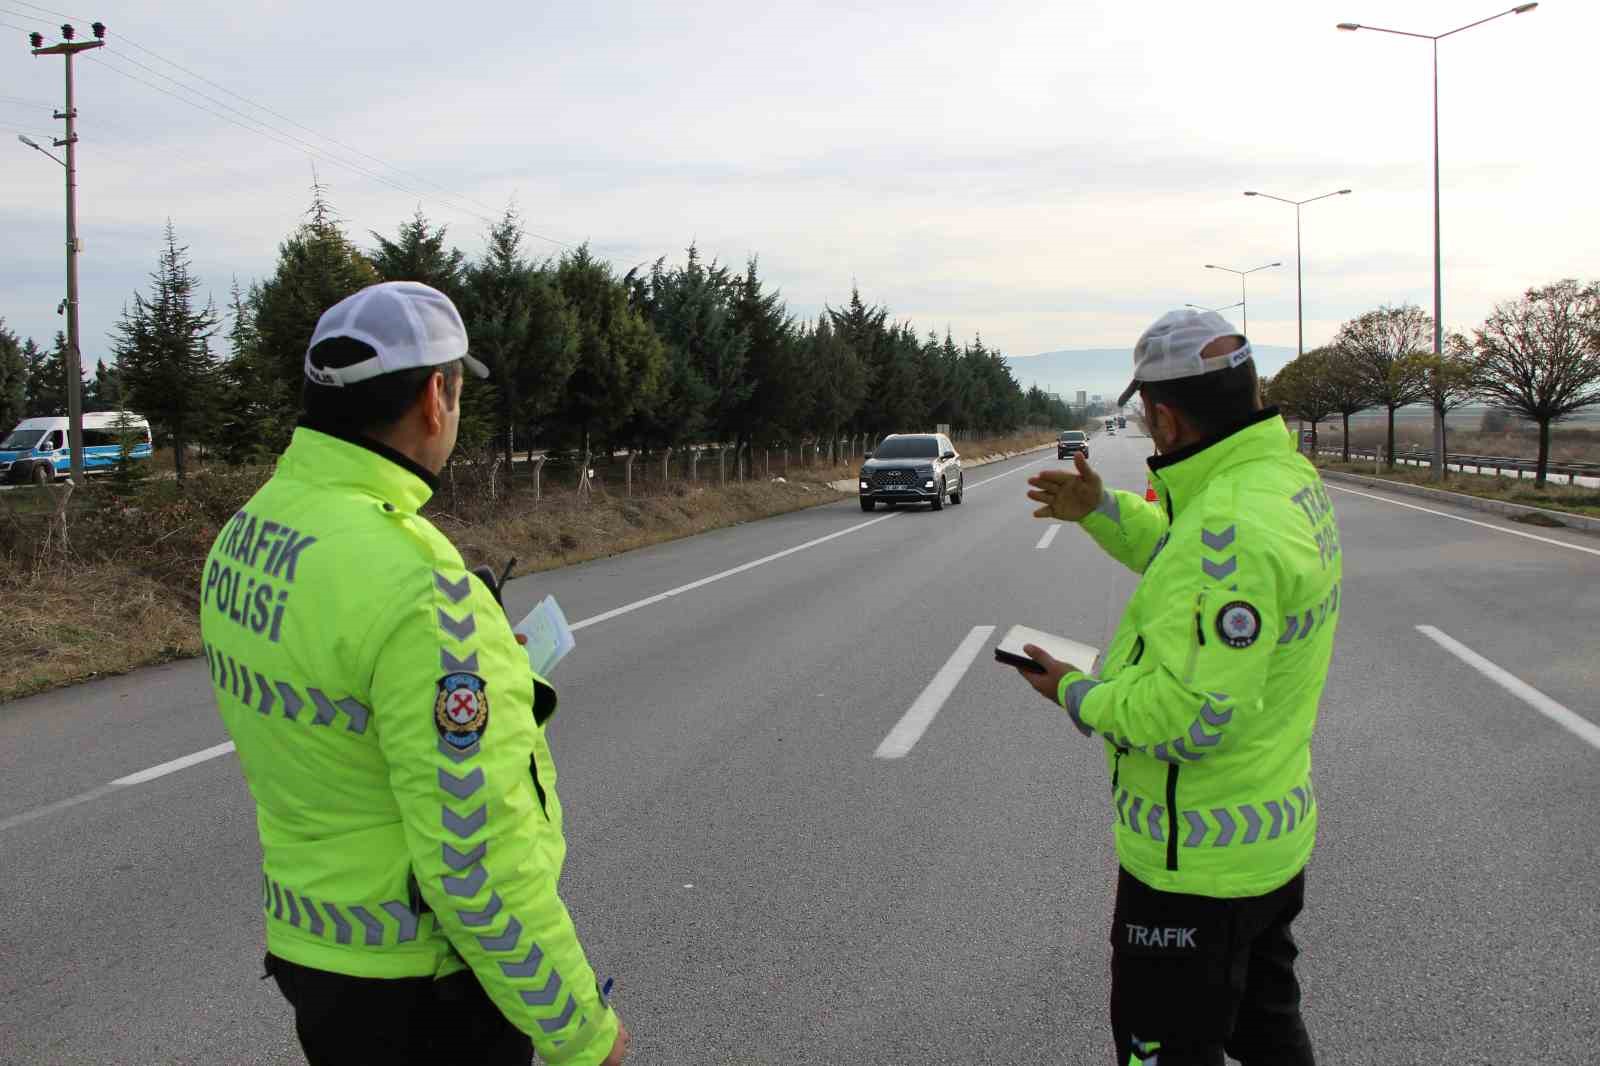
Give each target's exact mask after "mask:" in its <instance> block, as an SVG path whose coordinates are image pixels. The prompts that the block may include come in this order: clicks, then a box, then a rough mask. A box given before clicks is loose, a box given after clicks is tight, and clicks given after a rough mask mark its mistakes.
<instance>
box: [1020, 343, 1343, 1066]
mask: <svg viewBox="0 0 1600 1066" xmlns="http://www.w3.org/2000/svg"><path fill="white" fill-rule="evenodd" d="M1135 392H1138V393H1140V394H1141V398H1142V401H1143V404H1144V413H1145V422H1146V425H1147V426H1148V428H1149V430H1150V435H1151V437H1152V438H1153V439H1154V442H1155V446H1156V450H1157V452H1158V453H1159V454H1158V455H1157V456H1156V457H1155V458H1152V459H1151V460H1150V463H1149V465H1150V476H1151V483H1152V484H1153V485H1154V487H1155V490H1156V494H1157V500H1156V502H1154V503H1151V502H1147V501H1146V500H1145V499H1144V498H1143V497H1142V496H1141V495H1139V494H1136V493H1131V492H1120V491H1117V492H1113V491H1109V490H1107V489H1105V488H1104V486H1103V485H1102V483H1101V480H1100V478H1099V477H1098V476H1097V475H1096V474H1095V473H1094V471H1093V470H1092V469H1090V467H1089V465H1088V463H1087V461H1085V460H1084V459H1083V457H1082V455H1079V456H1078V457H1077V461H1076V462H1077V470H1076V472H1068V471H1046V472H1043V473H1041V474H1039V475H1037V476H1035V477H1033V478H1031V479H1030V481H1029V484H1030V485H1031V486H1032V488H1031V490H1030V491H1029V493H1028V496H1029V498H1030V499H1032V500H1034V501H1035V502H1036V503H1039V504H1041V505H1042V506H1041V507H1040V508H1039V509H1038V510H1037V511H1035V512H1034V513H1035V515H1037V516H1038V517H1042V518H1056V519H1060V520H1064V521H1071V522H1077V523H1079V524H1080V525H1081V526H1082V528H1083V530H1084V532H1086V533H1088V534H1089V536H1090V537H1092V538H1093V539H1094V541H1095V543H1096V544H1098V545H1099V546H1100V547H1101V548H1102V549H1103V550H1104V551H1105V552H1106V553H1107V554H1109V555H1110V556H1111V557H1112V558H1114V559H1116V560H1117V561H1118V562H1120V563H1122V564H1123V565H1125V566H1127V567H1128V568H1129V569H1131V570H1133V571H1135V572H1136V573H1139V574H1140V575H1141V578H1140V581H1139V585H1138V587H1137V589H1136V590H1135V591H1134V594H1133V598H1132V599H1131V600H1130V601H1129V603H1128V605H1127V608H1126V609H1125V611H1124V613H1123V616H1122V621H1121V624H1120V625H1119V627H1118V629H1117V632H1116V635H1115V637H1114V638H1113V639H1112V641H1111V643H1110V645H1109V646H1108V647H1107V648H1106V650H1105V651H1104V652H1103V653H1102V655H1101V656H1100V659H1099V661H1098V662H1097V663H1095V664H1089V663H1077V664H1073V663H1060V662H1057V661H1055V660H1054V659H1052V658H1050V656H1049V655H1048V654H1046V653H1045V652H1044V651H1042V650H1041V649H1038V648H1033V647H1030V648H1029V649H1028V654H1029V655H1030V656H1031V657H1033V658H1034V659H1036V660H1037V661H1039V662H1040V663H1041V664H1043V665H1044V666H1045V668H1046V669H1045V672H1044V673H1043V674H1032V673H1026V672H1025V673H1024V674H1023V676H1024V677H1026V678H1027V679H1028V680H1029V682H1030V683H1031V684H1033V685H1034V687H1035V688H1037V689H1038V690H1039V691H1040V693H1041V694H1043V695H1044V696H1045V697H1046V698H1048V699H1050V700H1052V701H1055V702H1058V703H1060V705H1061V706H1062V707H1063V708H1065V710H1066V711H1067V713H1068V715H1069V716H1070V717H1071V720H1072V722H1073V724H1074V725H1076V726H1077V727H1078V729H1079V730H1080V731H1081V732H1082V733H1083V734H1084V735H1085V736H1089V735H1096V736H1098V737H1099V738H1101V740H1102V742H1103V744H1104V747H1105V752H1106V766H1107V770H1108V773H1109V776H1110V778H1111V795H1110V813H1111V816H1112V818H1113V819H1114V823H1115V828H1114V835H1115V840H1116V849H1117V858H1118V861H1119V863H1120V865H1121V871H1120V874H1119V878H1118V884H1117V900H1116V908H1115V913H1114V917H1113V920H1112V934H1111V942H1112V988H1111V1023H1112V1031H1113V1035H1114V1039H1115V1042H1116V1046H1117V1059H1116V1061H1117V1064H1118V1066H1123V1064H1138V1063H1144V1064H1146V1066H1157V1064H1159V1066H1222V1064H1223V1061H1224V1060H1223V1055H1224V1052H1226V1053H1227V1054H1228V1055H1231V1056H1232V1057H1234V1058H1236V1059H1238V1060H1239V1061H1240V1062H1242V1063H1244V1066H1310V1064H1311V1063H1312V1061H1313V1060H1312V1051H1311V1041H1310V1038H1309V1037H1308V1036H1307V1034H1306V1029H1305V1025H1304V1023H1303V1021H1302V1019H1301V1015H1300V988H1299V983H1298V982H1297V980H1296V978H1295V973H1294V959H1295V956H1296V954H1297V949H1296V947H1295V943H1294V939H1293V937H1292V936H1291V935H1290V931H1289V926H1290V923H1291V922H1292V921H1293V920H1294V918H1295V916H1296V915H1297V914H1298V913H1299V912H1300V909H1301V906H1302V903H1303V901H1304V895H1305V875H1304V872H1303V870H1304V867H1305V865H1306V862H1307V860H1308V859H1309V858H1310V856H1311V849H1312V845H1313V843H1314V841H1315V838H1316V827H1317V800H1316V794H1315V792H1314V790H1313V789H1312V785H1311V746H1310V745H1311V734H1312V729H1313V727H1314V726H1315V724H1316V715H1317V703H1318V700H1319V699H1320V698H1321V695H1322V689H1323V685H1324V683H1325V682H1326V680H1327V673H1328V664H1329V661H1330V659H1331V657H1332V654H1333V636H1334V629H1335V627H1336V625H1337V622H1338V618H1339V606H1340V604H1339V594H1340V579H1341V572H1342V571H1341V558H1340V551H1339V535H1338V527H1337V525H1336V524H1335V521H1334V516H1333V508H1332V505H1331V503H1330V502H1329V500H1328V495H1327V492H1326V490H1325V489H1324V488H1323V486H1322V483H1321V479H1320V478H1319V477H1318V476H1317V472H1316V470H1315V468H1314V467H1312V465H1311V464H1310V463H1309V462H1307V461H1306V460H1305V459H1304V458H1303V457H1301V456H1300V455H1299V454H1298V452H1296V450H1295V448H1294V444H1293V438H1292V437H1291V435H1290V433H1289V429H1288V427H1287V426H1286V425H1285V424H1284V421H1283V419H1282V418H1281V417H1279V415H1278V413H1277V412H1276V411H1275V410H1270V409H1269V410H1262V409H1261V402H1260V386H1259V382H1258V380H1257V377H1256V370H1255V365H1254V361H1253V360H1252V359H1251V355H1250V346H1249V342H1248V341H1247V340H1246V339H1245V338H1244V337H1243V336H1242V335H1240V334H1238V333H1237V331H1235V330H1234V328H1233V327H1232V326H1231V325H1229V323H1228V322H1227V321H1226V320H1225V319H1223V318H1222V317H1221V316H1220V315H1217V314H1215V313H1213V312H1205V313H1197V312H1194V311H1173V312H1171V313H1169V314H1167V315H1164V316H1163V317H1162V318H1161V319H1159V320H1158V321H1157V322H1156V323H1155V324H1154V325H1153V326H1151V327H1150V328H1149V329H1148V330H1147V331H1146V332H1145V333H1144V335H1143V336H1142V337H1140V339H1139V343H1138V345H1137V347H1136V349H1135V352H1134V382H1133V384H1132V385H1130V386H1129V387H1128V390H1127V391H1126V392H1125V393H1123V395H1122V398H1121V400H1120V401H1119V403H1120V404H1126V403H1127V402H1128V401H1129V400H1130V399H1131V398H1132V396H1133V394H1134V393H1135Z"/></svg>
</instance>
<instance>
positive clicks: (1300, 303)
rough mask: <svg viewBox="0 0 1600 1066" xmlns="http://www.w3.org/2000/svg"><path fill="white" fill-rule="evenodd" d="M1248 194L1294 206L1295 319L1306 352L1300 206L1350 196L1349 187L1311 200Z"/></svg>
mask: <svg viewBox="0 0 1600 1066" xmlns="http://www.w3.org/2000/svg"><path fill="white" fill-rule="evenodd" d="M1245 195H1246V196H1260V197H1263V198H1265V199H1268V200H1276V201H1278V202H1279V203H1280V204H1292V205H1293V206H1294V296H1295V321H1296V322H1297V323H1298V324H1299V331H1300V343H1299V353H1300V354H1301V355H1304V354H1306V301H1305V284H1304V281H1305V275H1304V273H1303V271H1302V269H1301V260H1300V208H1301V206H1302V205H1304V204H1309V203H1314V202H1315V201H1317V200H1326V199H1327V198H1328V197H1330V196H1348V195H1350V190H1349V189H1338V190H1335V191H1334V192H1325V193H1323V194H1322V195H1321V196H1313V197H1311V198H1310V199H1309V200H1285V199H1284V198H1283V197H1281V196H1273V195H1272V194H1271V193H1269V192H1247V193H1245Z"/></svg>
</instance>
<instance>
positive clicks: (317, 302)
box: [250, 185, 379, 451]
mask: <svg viewBox="0 0 1600 1066" xmlns="http://www.w3.org/2000/svg"><path fill="white" fill-rule="evenodd" d="M306 214H307V218H306V221H305V222H303V223H302V224H301V225H300V227H299V228H298V229H296V230H295V231H294V233H292V234H290V235H289V237H288V238H287V239H286V240H285V241H284V242H283V243H282V244H281V245H279V246H278V264H277V267H276V269H275V270H274V271H273V275H272V277H270V278H268V279H267V280H266V281H264V282H262V283H261V284H259V285H257V286H255V287H254V288H253V289H252V290H251V293H250V310H251V320H252V323H253V328H254V330H255V340H256V352H257V355H258V356H259V359H258V370H259V372H260V373H261V374H262V375H267V374H270V375H271V376H272V382H271V385H270V386H268V387H265V390H264V391H266V392H267V393H270V395H271V396H272V397H273V399H272V400H270V401H269V402H271V403H273V405H274V407H275V408H276V410H274V411H273V413H272V417H271V418H270V419H269V420H266V421H265V422H264V423H263V425H265V426H267V427H269V428H271V427H278V432H279V434H280V435H279V436H278V437H277V438H275V439H271V440H264V441H262V442H261V443H262V444H263V446H264V447H266V448H268V449H269V450H272V451H277V450H281V449H282V447H283V446H284V445H285V444H287V443H288V432H287V431H286V430H284V429H283V428H282V427H286V426H292V425H293V422H294V419H295V418H296V417H297V415H298V412H299V407H300V403H299V400H300V390H301V386H302V382H303V381H304V380H305V354H306V345H307V344H308V343H310V341H311V334H312V333H313V332H314V331H315V330H316V326H317V319H319V318H321V317H322V313H323V312H324V311H326V310H327V309H328V308H330V307H332V306H333V305H334V304H336V303H338V302H339V301H340V300H342V299H344V298H345V297H346V296H349V295H350V294H351V293H354V292H358V291H360V290H361V289H364V288H366V287H367V286H368V285H371V284H374V283H376V282H377V281H378V280H379V278H378V272H377V271H376V270H374V269H373V266H372V264H371V263H370V262H369V261H368V260H367V258H366V256H364V255H362V254H361V252H360V251H359V250H358V249H357V248H356V247H355V245H353V244H352V243H350V240H349V238H348V237H346V236H345V233H344V230H343V228H342V227H341V226H340V224H339V219H338V216H337V215H336V214H335V212H334V210H333V208H332V206H331V205H330V204H329V203H328V200H327V197H326V196H325V194H324V190H323V187H322V186H321V185H313V186H312V200H311V207H310V209H309V210H308V211H307V212H306Z"/></svg>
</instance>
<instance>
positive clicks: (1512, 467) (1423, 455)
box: [1317, 445, 1600, 485]
mask: <svg viewBox="0 0 1600 1066" xmlns="http://www.w3.org/2000/svg"><path fill="white" fill-rule="evenodd" d="M1317 454H1318V455H1339V456H1342V455H1343V454H1344V449H1343V448H1328V447H1323V446H1321V445H1319V446H1318V447H1317ZM1350 457H1351V458H1352V459H1354V458H1358V457H1359V458H1361V459H1370V460H1372V461H1373V462H1374V463H1376V462H1381V461H1382V458H1383V449H1381V448H1351V449H1350ZM1394 458H1395V462H1397V463H1406V464H1407V465H1412V464H1418V463H1423V464H1431V463H1432V462H1433V453H1432V452H1431V451H1430V450H1429V449H1426V448H1406V449H1403V450H1400V451H1397V452H1396V453H1395V457H1394ZM1445 464H1446V465H1447V466H1459V467H1460V468H1461V469H1462V470H1465V469H1467V468H1468V467H1471V468H1472V469H1473V470H1474V471H1475V472H1476V473H1479V474H1481V473H1483V472H1484V471H1485V470H1493V471H1494V472H1495V475H1496V476H1498V475H1500V474H1501V473H1503V472H1505V471H1508V470H1509V471H1514V472H1516V474H1517V476H1518V477H1521V476H1522V475H1523V474H1533V473H1537V472H1538V469H1539V462H1538V460H1536V459H1525V458H1523V457H1521V456H1515V455H1509V456H1508V455H1469V454H1465V453H1462V452H1446V453H1445ZM1545 473H1546V474H1547V475H1549V476H1551V477H1565V478H1566V479H1567V484H1569V485H1573V484H1576V483H1577V480H1576V479H1577V478H1580V477H1589V478H1600V463H1557V462H1547V463H1545Z"/></svg>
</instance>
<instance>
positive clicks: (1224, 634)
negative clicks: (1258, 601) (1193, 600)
mask: <svg viewBox="0 0 1600 1066" xmlns="http://www.w3.org/2000/svg"><path fill="white" fill-rule="evenodd" d="M1260 635H1261V615H1260V613H1259V612H1258V611H1257V610H1256V609H1255V608H1254V607H1252V606H1250V604H1248V603H1246V602H1244V601H1243V600H1234V601H1233V602H1232V603H1230V604H1228V605H1226V606H1225V607H1223V608H1222V610H1220V611H1218V612H1217V636H1219V637H1221V638H1222V642H1223V643H1224V644H1226V645H1228V647H1230V648H1248V647H1249V646H1250V645H1252V644H1254V643H1255V642H1256V638H1257V637H1259V636H1260Z"/></svg>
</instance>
